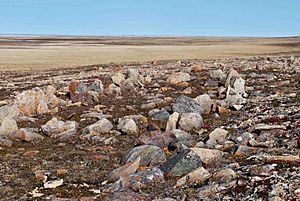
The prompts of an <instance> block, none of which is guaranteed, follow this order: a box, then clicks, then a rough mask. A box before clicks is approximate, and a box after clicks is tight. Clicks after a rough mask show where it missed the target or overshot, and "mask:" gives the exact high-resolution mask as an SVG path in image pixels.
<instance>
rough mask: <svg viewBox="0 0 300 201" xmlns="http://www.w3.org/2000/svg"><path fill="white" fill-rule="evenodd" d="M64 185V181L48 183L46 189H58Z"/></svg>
mask: <svg viewBox="0 0 300 201" xmlns="http://www.w3.org/2000/svg"><path fill="white" fill-rule="evenodd" d="M63 183H64V180H63V179H59V180H53V181H47V182H46V183H44V188H56V187H59V186H61V185H63Z"/></svg>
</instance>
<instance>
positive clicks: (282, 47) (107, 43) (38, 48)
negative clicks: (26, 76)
mask: <svg viewBox="0 0 300 201" xmlns="http://www.w3.org/2000/svg"><path fill="white" fill-rule="evenodd" d="M299 47H300V38H299V37H289V38H218V37H67V36H65V37H55V36H53V37H43V36H31V37H7V36H1V37H0V70H45V69H53V68H70V67H71V68H72V67H73V68H74V67H80V66H88V65H96V64H109V63H114V64H123V63H141V62H147V61H161V60H183V59H216V58H232V57H247V56H263V55H279V54H281V55H283V54H285V55H288V54H297V53H299V51H300V48H299Z"/></svg>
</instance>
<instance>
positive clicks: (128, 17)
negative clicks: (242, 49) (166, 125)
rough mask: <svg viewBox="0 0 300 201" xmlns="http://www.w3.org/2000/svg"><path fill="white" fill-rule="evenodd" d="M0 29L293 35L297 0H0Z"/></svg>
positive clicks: (299, 25) (298, 26) (298, 23)
mask: <svg viewBox="0 0 300 201" xmlns="http://www.w3.org/2000/svg"><path fill="white" fill-rule="evenodd" d="M0 34H51V35H53V34H54V35H55V34H58V35H174V36H294V35H300V1H299V0H0Z"/></svg>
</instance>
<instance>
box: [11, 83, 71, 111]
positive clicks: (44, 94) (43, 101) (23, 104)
mask: <svg viewBox="0 0 300 201" xmlns="http://www.w3.org/2000/svg"><path fill="white" fill-rule="evenodd" d="M55 92H56V89H55V88H54V87H52V86H48V87H47V88H46V89H45V91H43V90H42V89H40V88H38V87H37V88H34V89H32V90H27V91H23V92H22V93H20V94H18V95H17V96H16V101H15V102H16V105H17V106H18V109H19V112H20V113H21V114H23V115H26V116H36V115H42V114H47V113H49V112H51V110H52V109H54V108H56V107H58V106H59V105H62V104H64V102H65V101H63V100H61V99H59V98H57V97H56V96H55V94H54V93H55Z"/></svg>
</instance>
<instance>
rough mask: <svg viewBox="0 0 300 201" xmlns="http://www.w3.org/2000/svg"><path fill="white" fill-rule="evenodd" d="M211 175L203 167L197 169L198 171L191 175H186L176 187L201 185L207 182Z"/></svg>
mask: <svg viewBox="0 0 300 201" xmlns="http://www.w3.org/2000/svg"><path fill="white" fill-rule="evenodd" d="M210 176H211V174H210V173H209V172H208V171H207V170H206V169H204V168H203V167H200V168H197V169H196V170H194V171H192V172H190V173H189V174H187V175H185V176H184V177H182V178H180V179H179V180H178V181H177V183H176V185H175V187H180V186H184V185H187V186H188V185H193V184H201V183H203V182H205V181H206V180H207V179H209V177H210Z"/></svg>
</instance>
